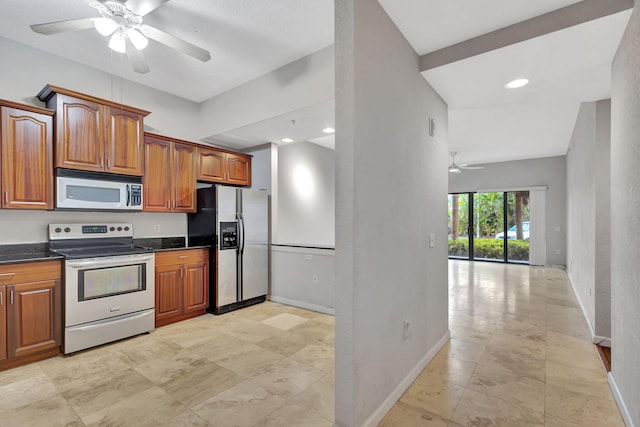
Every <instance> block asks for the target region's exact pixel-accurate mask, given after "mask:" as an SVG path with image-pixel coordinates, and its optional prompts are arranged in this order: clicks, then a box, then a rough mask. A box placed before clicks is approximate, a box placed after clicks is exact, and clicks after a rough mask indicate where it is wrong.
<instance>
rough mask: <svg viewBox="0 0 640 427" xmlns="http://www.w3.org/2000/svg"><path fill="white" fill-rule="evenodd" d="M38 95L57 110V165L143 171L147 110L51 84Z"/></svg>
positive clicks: (139, 174) (62, 166) (128, 173)
mask: <svg viewBox="0 0 640 427" xmlns="http://www.w3.org/2000/svg"><path fill="white" fill-rule="evenodd" d="M37 96H38V99H40V100H41V101H44V102H46V105H47V107H48V108H51V109H53V110H55V111H56V119H55V121H56V137H55V147H56V148H55V166H56V167H61V168H68V169H79V170H87V171H96V172H110V173H117V174H122V175H136V176H141V175H142V174H143V157H144V153H143V151H144V150H143V141H144V138H143V135H144V128H143V118H144V117H145V116H146V115H148V114H149V112H148V111H144V110H140V109H137V108H134V107H129V106H126V105H122V104H118V103H115V102H111V101H107V100H104V99H100V98H95V97H93V96H89V95H85V94H82V93H78V92H74V91H70V90H67V89H62V88H59V87H56V86H51V85H47V86H45V88H44V89H42V90H41V91H40V93H39V94H38V95H37Z"/></svg>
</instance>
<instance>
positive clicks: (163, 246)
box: [133, 237, 210, 252]
mask: <svg viewBox="0 0 640 427" xmlns="http://www.w3.org/2000/svg"><path fill="white" fill-rule="evenodd" d="M133 244H134V245H136V246H144V247H145V248H151V249H153V250H154V252H161V251H175V250H179V249H198V248H210V246H206V245H198V246H189V245H187V242H186V239H185V238H184V237H149V238H142V239H133Z"/></svg>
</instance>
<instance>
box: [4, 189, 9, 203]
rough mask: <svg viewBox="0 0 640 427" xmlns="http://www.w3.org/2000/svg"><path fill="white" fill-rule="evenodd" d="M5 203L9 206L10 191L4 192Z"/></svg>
mask: <svg viewBox="0 0 640 427" xmlns="http://www.w3.org/2000/svg"><path fill="white" fill-rule="evenodd" d="M4 202H5V203H6V204H8V203H9V192H8V191H5V192H4Z"/></svg>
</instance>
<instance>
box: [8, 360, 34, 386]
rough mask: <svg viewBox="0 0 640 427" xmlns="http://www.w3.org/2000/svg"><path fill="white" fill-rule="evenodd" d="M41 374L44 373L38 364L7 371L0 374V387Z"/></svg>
mask: <svg viewBox="0 0 640 427" xmlns="http://www.w3.org/2000/svg"><path fill="white" fill-rule="evenodd" d="M43 373H44V371H43V370H42V369H41V368H40V364H38V363H32V364H30V365H25V366H20V367H17V368H13V369H8V370H6V371H2V372H0V386H3V385H5V384H9V383H13V382H16V381H22V380H26V379H28V378H31V377H37V376H38V375H42V374H43Z"/></svg>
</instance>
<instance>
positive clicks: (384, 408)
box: [362, 329, 451, 427]
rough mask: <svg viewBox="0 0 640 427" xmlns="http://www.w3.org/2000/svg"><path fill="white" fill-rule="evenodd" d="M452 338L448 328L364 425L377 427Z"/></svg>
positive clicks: (365, 426)
mask: <svg viewBox="0 0 640 427" xmlns="http://www.w3.org/2000/svg"><path fill="white" fill-rule="evenodd" d="M450 338H451V332H450V331H449V330H448V329H447V332H445V333H444V335H443V336H442V337H441V338H440V339H439V340H438V342H436V343H435V345H434V346H433V347H431V349H430V350H429V351H428V352H427V354H425V356H424V357H423V358H422V359H421V360H420V361H419V362H418V363H417V364H416V366H415V367H414V368H413V369H412V370H411V371H409V373H408V374H407V376H406V377H404V379H403V380H402V381H401V382H400V384H398V386H397V387H396V388H395V389H394V390H393V391H392V392H391V394H389V396H388V397H387V398H386V399H385V400H384V401H383V402H382V404H381V405H380V406H378V409H376V410H375V411H374V412H373V414H371V416H370V417H369V418H368V419H367V421H365V422H364V423H363V424H362V426H363V427H375V426H377V425H378V424H379V423H380V421H382V419H383V418H384V417H385V415H387V413H388V412H389V411H390V410H391V408H393V405H395V404H396V402H397V401H398V400H400V398H401V397H402V394H403V393H404V392H405V391H406V390H407V389H408V388H409V386H411V384H412V383H413V382H414V381H415V379H416V378H418V375H420V373H421V372H422V370H423V369H424V368H425V367H426V366H427V365H428V364H429V362H431V360H432V359H433V358H434V357H435V356H436V354H438V352H439V351H440V349H441V348H442V347H444V345H445V344H446V343H447V342H448V341H449V339H450Z"/></svg>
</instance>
